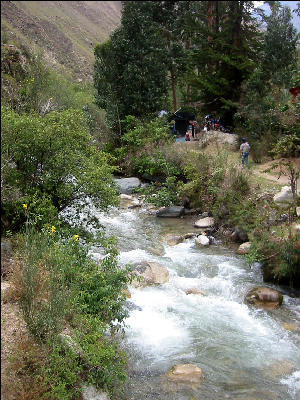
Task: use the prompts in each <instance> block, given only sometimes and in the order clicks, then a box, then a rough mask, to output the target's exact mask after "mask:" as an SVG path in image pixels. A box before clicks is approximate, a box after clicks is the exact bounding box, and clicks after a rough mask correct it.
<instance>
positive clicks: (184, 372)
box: [166, 364, 202, 383]
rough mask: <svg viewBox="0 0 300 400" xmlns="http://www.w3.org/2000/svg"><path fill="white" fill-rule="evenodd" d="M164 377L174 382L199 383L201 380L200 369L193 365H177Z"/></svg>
mask: <svg viewBox="0 0 300 400" xmlns="http://www.w3.org/2000/svg"><path fill="white" fill-rule="evenodd" d="M166 377H167V378H169V379H171V380H172V381H176V382H183V383H199V382H200V380H201V378H202V369H201V368H199V367H197V365H194V364H178V365H174V367H172V368H171V369H170V370H169V371H168V372H167V373H166Z"/></svg>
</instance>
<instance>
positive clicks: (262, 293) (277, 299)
mask: <svg viewBox="0 0 300 400" xmlns="http://www.w3.org/2000/svg"><path fill="white" fill-rule="evenodd" d="M282 301H283V296H282V294H281V293H280V292H278V291H277V290H274V289H270V288H268V287H264V286H260V287H257V288H254V289H252V290H250V292H248V293H247V295H246V297H245V303H247V304H250V305H254V306H256V307H260V308H267V309H274V308H277V307H279V306H280V305H281V304H282Z"/></svg>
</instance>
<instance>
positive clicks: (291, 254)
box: [247, 230, 300, 287]
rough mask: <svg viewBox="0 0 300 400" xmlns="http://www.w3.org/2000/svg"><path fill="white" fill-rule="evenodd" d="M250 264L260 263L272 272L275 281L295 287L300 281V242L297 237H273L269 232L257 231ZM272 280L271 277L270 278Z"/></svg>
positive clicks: (252, 243) (277, 235) (251, 249)
mask: <svg viewBox="0 0 300 400" xmlns="http://www.w3.org/2000/svg"><path fill="white" fill-rule="evenodd" d="M247 259H248V261H249V262H250V263H253V262H255V261H259V262H261V263H263V265H264V269H265V270H270V273H271V276H272V278H273V280H275V281H276V282H278V283H285V284H288V285H290V287H293V285H294V283H296V282H297V284H299V280H300V269H299V265H300V242H299V237H298V236H297V235H294V234H291V233H289V234H288V235H287V236H286V235H285V234H283V232H282V233H281V235H280V234H279V233H277V234H276V235H272V234H271V233H270V232H267V231H263V230H261V231H258V230H256V235H255V236H254V237H253V239H252V240H251V248H250V253H249V254H248V255H247ZM268 278H269V279H270V276H268Z"/></svg>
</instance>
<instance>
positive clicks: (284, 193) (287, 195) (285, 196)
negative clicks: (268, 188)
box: [273, 186, 299, 208]
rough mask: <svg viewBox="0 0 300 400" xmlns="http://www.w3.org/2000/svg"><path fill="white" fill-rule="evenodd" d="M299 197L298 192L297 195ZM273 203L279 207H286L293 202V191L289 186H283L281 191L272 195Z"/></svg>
mask: <svg viewBox="0 0 300 400" xmlns="http://www.w3.org/2000/svg"><path fill="white" fill-rule="evenodd" d="M297 197H299V194H298V195H297ZM273 201H274V203H276V204H277V205H278V206H280V207H281V208H288V207H290V205H291V204H292V203H293V201H294V198H293V192H292V189H291V187H290V186H283V187H282V188H281V191H280V192H279V193H277V194H275V196H274V197H273Z"/></svg>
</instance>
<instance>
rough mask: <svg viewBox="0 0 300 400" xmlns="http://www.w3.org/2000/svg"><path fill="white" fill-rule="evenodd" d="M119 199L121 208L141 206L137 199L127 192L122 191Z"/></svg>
mask: <svg viewBox="0 0 300 400" xmlns="http://www.w3.org/2000/svg"><path fill="white" fill-rule="evenodd" d="M120 200H121V202H120V203H121V204H120V205H121V208H129V209H130V208H136V207H141V203H140V201H139V199H137V198H136V197H133V196H131V195H129V194H124V193H122V194H121V195H120Z"/></svg>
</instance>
